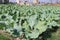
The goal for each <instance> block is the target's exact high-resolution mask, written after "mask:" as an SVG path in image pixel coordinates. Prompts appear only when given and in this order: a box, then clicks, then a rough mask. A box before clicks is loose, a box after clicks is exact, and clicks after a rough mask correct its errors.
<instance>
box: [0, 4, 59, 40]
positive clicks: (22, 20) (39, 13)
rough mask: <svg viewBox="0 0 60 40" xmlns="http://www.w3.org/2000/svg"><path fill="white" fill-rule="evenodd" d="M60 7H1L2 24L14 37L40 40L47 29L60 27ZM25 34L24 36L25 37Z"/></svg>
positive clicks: (0, 18) (0, 21)
mask: <svg viewBox="0 0 60 40" xmlns="http://www.w3.org/2000/svg"><path fill="white" fill-rule="evenodd" d="M59 11H60V7H54V6H19V5H11V4H9V5H1V6H0V23H5V25H6V27H5V30H6V31H7V32H9V33H10V34H11V35H12V36H14V37H19V36H20V37H21V36H23V38H25V39H26V40H27V39H28V40H30V39H31V38H34V39H35V38H38V36H39V35H40V34H42V33H43V32H44V31H46V29H47V28H50V29H52V26H53V27H55V26H58V27H59V26H60V24H59V23H57V21H58V20H60V12H59ZM23 34H24V35H23Z"/></svg>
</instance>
